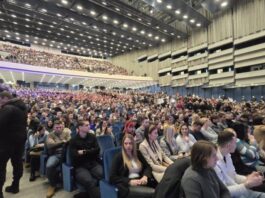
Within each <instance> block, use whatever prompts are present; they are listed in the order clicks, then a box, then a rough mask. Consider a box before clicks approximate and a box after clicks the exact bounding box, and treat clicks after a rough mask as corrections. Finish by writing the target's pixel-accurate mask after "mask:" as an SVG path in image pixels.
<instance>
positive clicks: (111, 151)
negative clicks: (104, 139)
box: [103, 147, 121, 181]
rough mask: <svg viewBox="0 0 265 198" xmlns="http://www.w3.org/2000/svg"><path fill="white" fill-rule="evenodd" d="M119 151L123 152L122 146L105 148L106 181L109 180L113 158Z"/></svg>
mask: <svg viewBox="0 0 265 198" xmlns="http://www.w3.org/2000/svg"><path fill="white" fill-rule="evenodd" d="M119 152H121V147H115V148H110V149H107V150H105V152H104V154H103V167H104V176H105V180H106V181H109V175H110V168H111V164H112V159H113V157H114V156H115V155H116V154H117V153H119Z"/></svg>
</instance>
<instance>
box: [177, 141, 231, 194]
mask: <svg viewBox="0 0 265 198" xmlns="http://www.w3.org/2000/svg"><path fill="white" fill-rule="evenodd" d="M216 151H217V147H216V145H215V144H213V143H212V142H209V141H205V140H200V141H198V142H196V143H195V144H194V145H193V147H192V149H191V166H190V167H189V168H188V169H187V170H186V171H185V173H184V175H183V177H182V181H181V185H182V188H183V190H184V193H185V196H186V197H187V198H193V197H196V198H206V197H207V198H208V197H209V198H230V197H231V195H230V193H229V191H228V189H227V188H226V186H225V185H224V184H223V183H222V181H221V180H220V179H219V178H218V176H217V175H216V173H215V171H214V169H213V168H214V167H215V165H216V163H217V160H218V158H217V155H216Z"/></svg>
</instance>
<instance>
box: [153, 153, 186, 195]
mask: <svg viewBox="0 0 265 198" xmlns="http://www.w3.org/2000/svg"><path fill="white" fill-rule="evenodd" d="M189 166H190V159H189V158H182V159H177V160H176V161H175V162H174V163H173V164H171V165H170V166H169V167H168V168H167V169H166V171H165V174H164V176H163V178H162V180H161V181H160V183H159V184H158V186H157V187H156V191H155V196H154V197H155V198H161V197H166V198H178V197H179V198H180V197H184V193H183V192H182V188H181V179H182V176H183V174H184V172H185V170H186V169H187V168H188V167H189Z"/></svg>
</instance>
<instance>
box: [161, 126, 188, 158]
mask: <svg viewBox="0 0 265 198" xmlns="http://www.w3.org/2000/svg"><path fill="white" fill-rule="evenodd" d="M160 146H161V148H162V150H163V151H164V153H165V154H166V155H167V156H168V157H169V158H170V159H171V160H173V161H175V160H176V159H178V158H180V157H183V155H182V154H180V155H178V151H179V148H178V145H177V142H176V139H175V132H174V130H173V128H172V127H166V128H165V129H164V137H162V138H161V140H160Z"/></svg>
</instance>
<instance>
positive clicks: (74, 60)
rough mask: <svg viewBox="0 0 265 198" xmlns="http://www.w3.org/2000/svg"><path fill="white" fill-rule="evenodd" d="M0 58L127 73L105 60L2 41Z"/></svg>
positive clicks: (19, 61) (55, 66) (64, 67)
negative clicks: (14, 44)
mask: <svg viewBox="0 0 265 198" xmlns="http://www.w3.org/2000/svg"><path fill="white" fill-rule="evenodd" d="M1 52H2V53H1ZM0 60H4V61H10V62H14V63H23V64H28V65H34V66H43V67H50V68H57V69H70V70H78V71H88V72H93V73H106V74H116V75H128V72H127V71H126V69H124V68H122V67H119V66H116V65H114V64H112V63H111V62H109V61H106V60H102V61H101V60H96V59H88V58H80V57H74V56H68V55H63V54H54V53H51V52H45V51H40V50H35V49H33V48H25V47H23V48H22V47H18V46H13V45H8V44H3V43H0Z"/></svg>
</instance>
